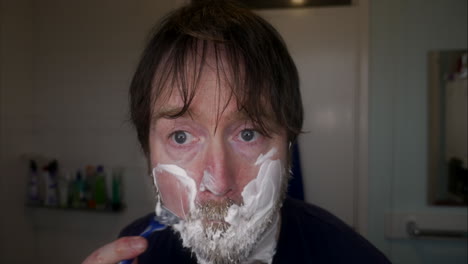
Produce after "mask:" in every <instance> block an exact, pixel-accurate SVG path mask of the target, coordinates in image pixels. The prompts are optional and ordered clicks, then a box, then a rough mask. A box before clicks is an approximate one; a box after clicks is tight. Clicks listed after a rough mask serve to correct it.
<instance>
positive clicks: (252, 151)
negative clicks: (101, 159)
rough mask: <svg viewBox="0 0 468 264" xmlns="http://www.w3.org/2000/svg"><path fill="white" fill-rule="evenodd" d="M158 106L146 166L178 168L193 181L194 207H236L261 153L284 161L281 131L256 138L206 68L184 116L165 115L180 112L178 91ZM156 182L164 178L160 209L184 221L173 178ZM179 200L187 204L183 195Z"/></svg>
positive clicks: (255, 171) (226, 89)
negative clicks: (220, 204) (270, 153)
mask: <svg viewBox="0 0 468 264" xmlns="http://www.w3.org/2000/svg"><path fill="white" fill-rule="evenodd" d="M219 81H220V82H221V83H219ZM174 91H177V89H174ZM229 98H231V100H230V101H229ZM159 104H160V105H162V106H159V107H158V108H157V110H156V111H155V112H156V113H155V114H154V115H153V116H154V117H160V118H156V119H153V123H152V126H151V130H150V138H149V143H150V145H149V146H150V160H151V165H152V167H153V168H154V167H156V166H157V165H158V164H174V165H177V166H179V167H181V168H183V169H184V170H185V171H186V172H187V174H188V176H189V177H190V178H192V179H193V180H194V181H195V184H196V189H197V191H196V199H195V203H196V204H200V205H203V204H205V203H207V202H214V203H216V202H225V201H227V200H229V201H231V202H233V203H235V204H241V203H242V202H243V201H242V197H241V193H242V191H243V189H244V187H245V186H246V185H247V184H248V183H249V182H250V181H252V180H253V179H255V177H256V176H257V174H258V170H259V166H257V165H255V162H256V160H257V158H258V157H259V156H260V155H261V154H266V153H267V152H268V151H270V150H271V149H276V150H277V151H276V152H275V154H274V156H273V157H271V159H273V160H276V159H279V160H281V161H286V155H287V140H286V134H285V131H284V129H277V130H275V131H279V132H277V133H271V134H270V135H269V137H267V136H264V135H262V134H260V133H259V132H258V131H257V130H256V128H255V126H254V124H253V123H252V122H251V121H250V120H249V118H248V117H247V116H246V115H245V113H243V112H241V111H239V110H238V108H237V102H236V101H235V99H234V97H231V90H230V88H229V87H228V84H226V83H225V82H224V80H222V79H221V80H218V78H217V74H216V71H215V70H214V69H212V67H210V66H207V67H205V70H204V72H203V73H202V75H201V79H200V82H199V88H198V90H197V94H196V95H195V97H194V99H193V102H192V104H191V105H190V109H189V111H188V112H186V113H185V114H184V115H183V116H181V117H178V118H175V119H170V118H165V117H164V116H166V115H167V114H173V113H176V112H178V111H179V110H180V109H181V108H182V106H183V102H182V99H181V97H180V95H179V94H178V92H174V93H173V94H172V95H171V96H170V97H169V100H168V101H167V102H164V103H161V102H159ZM225 106H226V107H225ZM223 109H224V111H223ZM273 126H274V124H273ZM159 178H160V179H163V180H161V182H159V184H158V185H159V187H160V188H161V191H162V192H163V201H164V204H165V206H166V207H167V208H168V209H169V210H171V211H172V212H174V213H176V214H177V215H178V216H179V217H181V218H185V215H184V212H182V211H183V210H186V209H188V208H189V206H188V205H187V204H186V205H184V206H183V207H181V206H180V195H177V193H178V192H179V191H180V189H178V188H177V184H175V182H174V181H177V180H176V179H174V177H172V176H170V175H161V176H159ZM168 188H169V189H168ZM170 189H172V190H170ZM171 196H173V197H171ZM182 200H183V203H187V202H188V201H187V198H186V197H183V198H182ZM186 213H187V211H185V214H186Z"/></svg>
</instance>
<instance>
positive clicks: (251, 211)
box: [225, 148, 284, 263]
mask: <svg viewBox="0 0 468 264" xmlns="http://www.w3.org/2000/svg"><path fill="white" fill-rule="evenodd" d="M275 153H276V149H275V148H273V149H271V150H270V151H269V152H268V153H267V154H265V155H262V154H261V155H260V156H259V157H258V158H257V161H256V162H255V165H256V166H258V165H260V169H259V171H258V175H257V177H256V178H255V179H254V180H252V181H251V182H249V183H248V184H247V185H246V186H245V187H244V190H243V191H242V194H241V195H242V198H243V201H244V204H243V205H242V206H239V205H236V204H234V205H232V206H231V207H230V208H229V210H228V214H227V216H226V217H225V221H226V222H227V223H229V224H230V225H231V226H237V227H238V228H243V227H244V228H249V227H251V226H253V225H257V224H259V223H260V222H261V221H262V219H265V218H267V217H268V216H269V213H271V212H272V211H273V209H274V206H275V203H276V202H277V201H278V198H279V195H280V192H281V187H280V186H281V175H282V174H283V170H284V169H283V166H282V165H281V161H280V160H271V157H272V156H273V155H274V154H275ZM275 217H276V219H275V220H274V223H273V225H272V226H271V227H270V229H269V230H268V231H267V233H266V234H265V235H264V237H263V239H262V240H261V241H260V243H259V244H258V245H257V247H256V249H255V250H254V252H253V254H252V256H251V259H252V260H260V261H265V262H267V263H270V262H271V261H272V259H273V255H274V253H275V248H276V233H277V232H278V221H279V219H278V216H275Z"/></svg>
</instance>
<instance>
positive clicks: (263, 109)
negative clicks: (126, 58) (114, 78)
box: [151, 42, 276, 132]
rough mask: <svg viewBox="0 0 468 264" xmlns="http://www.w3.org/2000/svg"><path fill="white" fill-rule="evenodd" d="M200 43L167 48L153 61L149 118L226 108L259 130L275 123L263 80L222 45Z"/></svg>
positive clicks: (219, 113)
mask: <svg viewBox="0 0 468 264" xmlns="http://www.w3.org/2000/svg"><path fill="white" fill-rule="evenodd" d="M203 43H204V44H197V46H195V47H192V48H190V49H187V50H185V51H184V52H182V51H180V50H179V51H177V52H178V53H177V54H175V55H174V54H171V53H170V54H168V55H167V56H166V57H165V58H164V62H163V63H160V64H159V65H160V66H159V67H158V69H156V71H155V74H154V77H153V80H152V95H151V96H152V105H151V119H152V120H154V119H156V120H157V119H159V118H160V117H170V118H176V117H180V116H183V115H186V114H197V113H215V116H216V119H217V120H220V118H221V117H222V118H228V116H227V115H226V114H227V113H229V114H230V115H234V114H235V115H236V117H246V116H248V119H250V120H252V121H253V123H254V124H258V125H259V126H260V127H261V128H262V130H263V132H265V130H266V128H267V125H276V124H275V122H272V120H274V117H275V116H274V115H275V113H274V112H273V111H272V109H271V108H272V105H271V102H270V100H271V99H270V96H269V94H265V93H268V89H264V88H266V87H262V86H265V85H266V84H265V83H267V82H268V80H259V78H258V76H255V74H252V73H248V72H247V70H246V67H245V66H246V65H245V63H244V62H246V60H244V59H242V56H234V55H235V54H233V53H232V52H229V51H228V50H226V49H225V47H224V46H223V45H218V44H206V43H205V42H203ZM252 80H255V81H252ZM177 110H180V111H177ZM167 113H168V114H167ZM268 123H270V124H268Z"/></svg>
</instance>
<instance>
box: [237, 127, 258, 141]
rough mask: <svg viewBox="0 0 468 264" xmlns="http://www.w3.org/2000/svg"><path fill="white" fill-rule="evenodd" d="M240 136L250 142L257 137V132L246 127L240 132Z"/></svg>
mask: <svg viewBox="0 0 468 264" xmlns="http://www.w3.org/2000/svg"><path fill="white" fill-rule="evenodd" d="M239 136H240V138H241V139H242V141H245V142H250V141H252V140H254V139H255V138H256V137H257V132H256V131H255V130H253V129H244V130H242V131H241V132H240V135H239Z"/></svg>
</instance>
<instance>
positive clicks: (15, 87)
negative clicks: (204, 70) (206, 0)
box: [0, 0, 176, 263]
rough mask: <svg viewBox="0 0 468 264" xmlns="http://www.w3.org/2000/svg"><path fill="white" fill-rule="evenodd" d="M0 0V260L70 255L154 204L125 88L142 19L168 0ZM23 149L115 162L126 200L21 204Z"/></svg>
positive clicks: (78, 255) (81, 162)
mask: <svg viewBox="0 0 468 264" xmlns="http://www.w3.org/2000/svg"><path fill="white" fill-rule="evenodd" d="M1 3H2V6H1V22H2V24H1V25H2V32H1V35H0V36H1V40H2V42H1V61H0V62H1V68H0V69H1V71H0V72H1V79H0V80H1V86H0V88H1V90H0V91H1V97H0V99H1V111H0V114H1V118H0V121H1V135H0V140H1V150H0V151H1V155H2V156H1V160H0V161H1V163H2V168H1V174H0V180H1V187H0V188H1V190H0V191H1V194H0V195H1V198H2V199H1V201H2V205H3V209H4V210H3V211H2V217H1V218H2V224H1V228H2V229H1V233H0V235H1V237H2V242H0V243H1V247H0V249H1V252H0V253H1V256H0V262H2V263H32V259H34V261H35V263H78V262H80V261H81V260H82V259H83V258H84V257H85V256H86V255H87V254H89V253H90V252H91V251H92V250H93V249H95V248H97V247H98V246H100V245H101V244H102V243H104V242H105V241H110V240H113V239H114V238H115V237H116V235H117V233H118V231H119V230H120V229H121V228H122V227H124V226H125V225H126V224H128V223H129V222H130V221H131V220H133V219H135V218H136V217H139V216H142V215H144V214H146V213H149V212H151V211H152V210H153V203H152V196H153V192H152V188H151V181H150V179H149V178H148V177H147V172H146V164H145V161H144V159H143V157H142V155H141V153H140V150H139V148H138V144H137V141H136V136H135V133H134V131H133V129H132V128H131V126H130V123H129V122H128V114H127V111H128V107H127V90H128V86H129V82H130V78H131V76H132V74H133V70H134V68H135V66H136V62H137V60H138V58H139V55H140V52H141V51H142V48H143V45H144V41H145V38H146V36H147V33H148V31H149V29H150V28H151V27H152V25H153V24H154V23H155V22H156V21H157V20H158V19H159V18H160V17H161V16H162V15H163V14H166V13H167V12H168V11H169V10H170V9H172V8H173V7H174V6H175V5H176V3H175V2H171V1H152V0H141V1H123V0H122V1H91V0H89V1H61V0H45V1H42V0H41V1H26V0H24V1H9V0H3V1H2V2H1ZM24 153H39V154H41V155H43V156H45V157H50V158H57V159H59V161H60V162H61V165H62V167H63V168H65V169H76V168H78V167H83V166H85V165H87V164H94V165H96V164H103V165H104V166H106V167H107V168H110V167H113V166H123V167H124V168H125V172H126V173H125V179H124V180H125V192H126V193H125V195H126V196H125V199H126V203H127V206H128V208H127V210H126V211H124V212H123V213H121V214H115V215H114V214H103V213H84V212H68V211H54V210H47V209H32V208H25V207H24V202H25V199H24V197H25V188H26V185H25V181H26V171H27V170H26V166H27V165H26V163H25V162H24V160H21V159H20V155H22V154H24Z"/></svg>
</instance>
